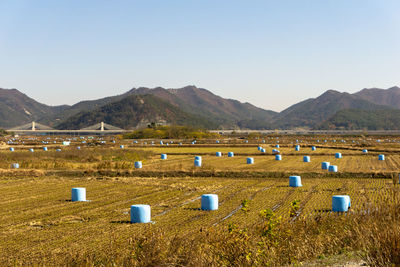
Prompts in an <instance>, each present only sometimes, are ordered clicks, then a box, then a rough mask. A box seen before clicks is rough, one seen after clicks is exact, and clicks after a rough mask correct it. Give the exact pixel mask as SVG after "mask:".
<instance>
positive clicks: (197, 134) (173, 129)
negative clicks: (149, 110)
mask: <svg viewBox="0 0 400 267" xmlns="http://www.w3.org/2000/svg"><path fill="white" fill-rule="evenodd" d="M218 136H219V135H218V134H216V133H210V132H207V131H205V130H202V129H198V128H193V127H190V126H154V127H148V128H144V129H140V130H137V131H133V132H131V133H127V134H125V135H124V136H123V138H125V139H150V138H157V139H177V138H182V139H202V138H217V137H218Z"/></svg>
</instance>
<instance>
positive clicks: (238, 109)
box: [128, 86, 277, 129]
mask: <svg viewBox="0 0 400 267" xmlns="http://www.w3.org/2000/svg"><path fill="white" fill-rule="evenodd" d="M128 94H139V95H144V94H152V95H155V96H157V97H159V98H162V99H164V100H166V101H168V102H169V103H171V104H173V105H175V106H177V107H179V108H181V109H182V110H184V111H186V112H189V113H193V114H196V115H199V116H206V117H207V118H208V119H209V120H211V121H213V122H215V123H217V124H218V125H220V127H223V128H224V127H225V128H235V127H238V126H239V124H240V123H241V122H242V123H243V121H247V122H249V121H253V124H251V123H248V124H249V126H250V127H249V128H258V129H260V128H263V127H264V126H265V125H267V124H268V121H269V120H271V119H272V118H273V117H274V116H275V115H276V114H277V112H274V111H271V110H264V109H261V108H258V107H255V106H253V105H251V104H249V103H241V102H239V101H237V100H232V99H225V98H222V97H220V96H217V95H215V94H213V93H211V92H210V91H208V90H206V89H202V88H197V87H195V86H186V87H183V88H181V89H164V88H162V87H157V88H154V89H149V88H144V87H141V88H138V89H132V90H130V91H129V92H128Z"/></svg>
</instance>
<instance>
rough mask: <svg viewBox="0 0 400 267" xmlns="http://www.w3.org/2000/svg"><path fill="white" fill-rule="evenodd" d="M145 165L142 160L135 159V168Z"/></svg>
mask: <svg viewBox="0 0 400 267" xmlns="http://www.w3.org/2000/svg"><path fill="white" fill-rule="evenodd" d="M142 167H143V165H142V162H141V161H135V169H141V168H142Z"/></svg>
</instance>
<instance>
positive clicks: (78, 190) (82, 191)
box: [71, 187, 86, 201]
mask: <svg viewBox="0 0 400 267" xmlns="http://www.w3.org/2000/svg"><path fill="white" fill-rule="evenodd" d="M71 201H86V188H84V187H75V188H72V190H71Z"/></svg>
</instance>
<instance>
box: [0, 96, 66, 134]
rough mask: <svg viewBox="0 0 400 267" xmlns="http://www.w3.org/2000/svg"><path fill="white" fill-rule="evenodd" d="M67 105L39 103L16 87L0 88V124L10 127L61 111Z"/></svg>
mask: <svg viewBox="0 0 400 267" xmlns="http://www.w3.org/2000/svg"><path fill="white" fill-rule="evenodd" d="M66 107H67V106H57V107H51V106H47V105H45V104H41V103H39V102H37V101H36V100H34V99H32V98H30V97H28V96H26V95H25V94H23V93H21V92H20V91H18V90H17V89H0V126H1V127H3V128H11V127H14V126H19V125H23V124H26V123H29V122H32V121H35V120H39V119H40V118H42V117H44V116H46V115H47V114H56V113H59V112H62V111H63V110H64V109H65V108H66Z"/></svg>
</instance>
